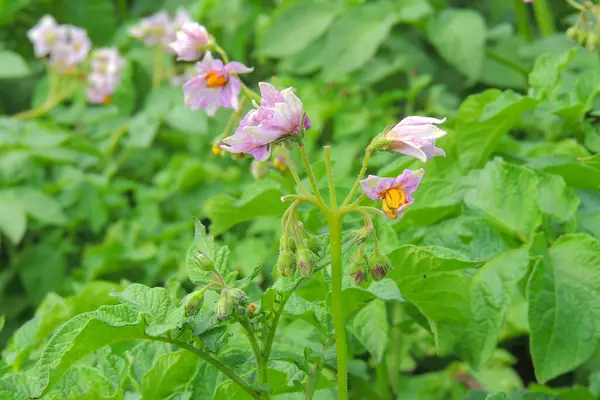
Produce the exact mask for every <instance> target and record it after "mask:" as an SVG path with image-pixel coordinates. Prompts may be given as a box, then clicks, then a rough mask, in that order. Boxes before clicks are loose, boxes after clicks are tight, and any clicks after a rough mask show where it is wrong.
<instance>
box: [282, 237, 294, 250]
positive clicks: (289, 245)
mask: <svg viewBox="0 0 600 400" xmlns="http://www.w3.org/2000/svg"><path fill="white" fill-rule="evenodd" d="M285 250H290V251H292V252H294V251H296V242H294V239H292V238H291V237H290V236H288V235H283V236H282V237H281V239H279V252H282V251H285Z"/></svg>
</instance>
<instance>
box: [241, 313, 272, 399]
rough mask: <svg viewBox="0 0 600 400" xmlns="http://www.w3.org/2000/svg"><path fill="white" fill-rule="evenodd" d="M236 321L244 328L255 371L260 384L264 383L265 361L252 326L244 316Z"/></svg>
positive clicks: (266, 396)
mask: <svg viewBox="0 0 600 400" xmlns="http://www.w3.org/2000/svg"><path fill="white" fill-rule="evenodd" d="M238 321H239V323H240V325H242V327H243V328H244V331H245V332H246V336H247V337H248V341H249V342H250V345H251V346H252V351H253V352H254V358H255V359H256V371H257V373H258V381H259V382H260V383H261V384H265V383H267V362H266V360H265V359H264V358H263V356H262V351H261V349H260V346H259V344H258V342H257V341H256V336H255V335H254V328H252V326H251V325H250V323H249V322H248V320H247V319H246V318H243V317H242V318H240V319H239V320H238ZM263 397H265V398H266V399H268V398H269V395H268V394H266V393H263Z"/></svg>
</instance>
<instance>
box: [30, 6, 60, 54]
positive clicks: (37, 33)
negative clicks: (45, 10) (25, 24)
mask: <svg viewBox="0 0 600 400" xmlns="http://www.w3.org/2000/svg"><path fill="white" fill-rule="evenodd" d="M27 37H28V38H29V40H30V41H31V42H32V43H33V51H34V53H35V56H36V57H38V58H39V57H45V56H47V55H48V54H50V52H51V51H52V48H53V47H54V44H55V43H56V41H57V39H58V24H57V23H56V20H55V19H54V18H53V17H52V16H50V15H44V16H43V17H42V18H41V19H40V21H39V22H38V23H37V24H36V25H35V26H34V27H33V28H31V29H30V30H29V31H27Z"/></svg>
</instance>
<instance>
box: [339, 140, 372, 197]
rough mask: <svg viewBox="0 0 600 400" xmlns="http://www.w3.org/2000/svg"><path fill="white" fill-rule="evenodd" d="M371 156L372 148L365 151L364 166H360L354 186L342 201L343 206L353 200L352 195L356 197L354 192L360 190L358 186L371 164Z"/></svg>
mask: <svg viewBox="0 0 600 400" xmlns="http://www.w3.org/2000/svg"><path fill="white" fill-rule="evenodd" d="M370 158H371V150H369V149H367V150H366V151H365V158H364V159H363V163H362V166H361V167H360V172H359V173H358V177H357V178H356V182H354V186H352V189H351V190H350V193H348V196H346V199H345V200H344V202H343V203H342V207H343V206H345V205H347V204H348V203H350V202H351V201H352V197H354V194H355V193H356V191H357V190H358V187H359V186H360V181H361V179H362V178H363V177H364V176H365V172H367V166H368V165H369V159H370Z"/></svg>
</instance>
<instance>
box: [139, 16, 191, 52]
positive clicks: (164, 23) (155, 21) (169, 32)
mask: <svg viewBox="0 0 600 400" xmlns="http://www.w3.org/2000/svg"><path fill="white" fill-rule="evenodd" d="M191 20H192V18H191V17H190V15H189V14H188V13H187V11H185V10H184V9H182V8H180V9H179V10H177V13H176V14H175V17H174V18H172V19H171V17H169V14H168V13H167V12H166V11H159V12H157V13H156V14H154V15H151V16H150V17H148V18H144V19H142V20H141V21H140V22H139V23H138V24H136V25H134V26H132V27H130V28H129V35H130V36H132V37H134V38H136V39H139V40H141V41H142V42H143V43H144V44H145V45H146V46H155V45H160V46H162V47H164V48H165V49H166V50H167V51H169V52H171V51H172V50H171V48H170V47H169V44H170V43H171V42H173V41H174V40H175V39H176V32H177V31H179V30H180V29H181V28H182V27H183V26H184V25H185V24H187V23H188V22H191Z"/></svg>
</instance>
